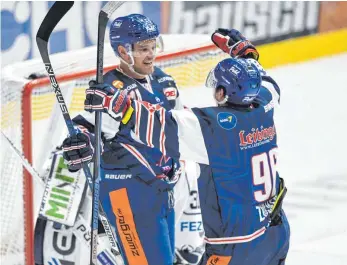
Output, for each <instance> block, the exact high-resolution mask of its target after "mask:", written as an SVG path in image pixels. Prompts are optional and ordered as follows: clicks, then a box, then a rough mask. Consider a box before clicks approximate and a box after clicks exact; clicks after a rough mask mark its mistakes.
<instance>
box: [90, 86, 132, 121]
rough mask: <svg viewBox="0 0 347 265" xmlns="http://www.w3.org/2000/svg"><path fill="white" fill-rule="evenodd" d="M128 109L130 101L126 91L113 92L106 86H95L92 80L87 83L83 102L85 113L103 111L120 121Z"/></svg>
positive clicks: (112, 89)
mask: <svg viewBox="0 0 347 265" xmlns="http://www.w3.org/2000/svg"><path fill="white" fill-rule="evenodd" d="M128 108H131V100H130V98H129V97H128V93H127V91H126V90H115V89H114V88H112V87H111V86H110V85H108V84H105V83H104V84H97V83H96V82H95V81H93V80H92V81H90V82H89V88H88V89H87V90H86V99H85V101H84V109H85V110H86V111H89V112H93V111H103V112H106V113H108V114H109V115H110V116H111V117H112V118H113V119H115V120H116V121H121V120H122V119H123V117H124V115H125V113H126V112H127V110H128Z"/></svg>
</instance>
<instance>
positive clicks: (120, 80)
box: [63, 14, 203, 265]
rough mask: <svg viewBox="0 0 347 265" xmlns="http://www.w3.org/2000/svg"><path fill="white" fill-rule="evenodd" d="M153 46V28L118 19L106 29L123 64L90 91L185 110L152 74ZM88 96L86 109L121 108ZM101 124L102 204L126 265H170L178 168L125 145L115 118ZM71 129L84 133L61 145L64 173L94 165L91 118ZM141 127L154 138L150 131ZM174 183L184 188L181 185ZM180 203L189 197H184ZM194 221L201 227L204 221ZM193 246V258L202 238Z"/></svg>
mask: <svg viewBox="0 0 347 265" xmlns="http://www.w3.org/2000/svg"><path fill="white" fill-rule="evenodd" d="M158 38H159V30H158V27H157V25H156V24H155V23H153V22H152V21H151V20H150V19H149V18H147V17H145V16H143V15H139V14H132V15H128V16H124V17H119V18H117V19H115V20H114V21H113V23H112V24H111V28H110V44H111V46H112V48H113V50H114V52H115V54H116V55H117V56H118V58H119V59H120V65H119V67H117V68H116V69H113V70H111V71H109V72H107V73H106V74H105V75H104V82H105V84H101V85H98V84H96V83H95V82H91V83H90V85H91V88H94V89H100V90H102V89H103V88H104V87H105V86H106V84H107V88H108V89H109V90H108V91H105V90H103V91H104V92H103V93H102V96H105V97H104V99H106V98H107V99H111V98H110V97H107V96H108V95H113V94H114V93H116V92H117V93H121V95H123V96H126V95H130V96H131V97H132V98H134V99H137V100H145V101H148V102H151V103H153V104H160V105H161V106H162V107H163V108H165V109H167V110H170V109H173V108H175V109H180V108H183V105H182V104H181V103H180V100H179V92H178V90H177V86H176V83H175V81H174V79H173V78H172V77H171V76H169V75H167V74H166V73H164V72H163V71H162V70H160V69H159V68H158V67H155V66H154V60H155V57H156V50H157V45H158V43H160V42H159V41H158ZM86 93H87V100H86V105H87V106H88V105H90V106H95V105H99V107H104V108H110V109H111V108H118V106H117V105H113V103H114V101H112V100H109V101H107V102H105V101H98V100H99V99H100V98H99V99H95V97H93V95H92V94H90V93H94V90H92V89H87V91H86ZM89 99H91V100H90V101H88V100H89ZM129 102H130V101H129ZM106 104H107V107H106ZM86 109H88V107H86ZM139 115H141V114H140V113H139ZM102 116H103V117H102V138H103V144H104V146H103V155H102V165H101V166H102V172H101V174H102V176H101V183H100V200H101V202H102V204H103V207H104V209H105V212H106V214H107V216H108V217H109V220H110V221H111V223H112V224H113V225H115V227H116V231H117V234H118V239H119V240H120V245H121V250H122V253H123V256H124V257H125V262H126V264H129V265H138V264H141V265H146V264H163V265H165V264H170V265H172V264H173V262H174V257H175V243H174V241H175V240H174V236H175V229H174V226H175V215H174V209H173V206H174V198H173V191H172V190H173V187H174V185H175V183H176V181H177V180H178V179H180V178H179V176H180V175H181V172H182V170H181V167H180V165H179V161H178V160H175V159H172V158H170V157H168V156H165V155H163V154H162V152H160V147H159V148H158V149H152V148H149V147H147V146H144V145H138V146H134V145H132V146H130V145H125V144H122V143H121V142H120V141H118V138H117V137H116V133H117V132H118V128H119V122H117V121H116V120H115V118H116V117H115V116H112V115H111V116H110V115H108V114H106V113H105V114H104V115H102ZM138 117H139V118H140V116H138ZM73 121H74V122H75V124H76V125H78V126H79V129H80V130H81V133H79V134H77V136H76V137H69V138H67V139H65V141H64V143H63V149H64V158H65V160H67V161H68V165H69V170H70V171H77V170H79V169H80V168H81V162H87V163H88V162H90V161H91V159H92V155H93V152H92V148H89V147H90V145H91V144H92V142H93V140H92V139H93V132H94V114H91V113H88V112H85V113H83V114H82V115H79V116H77V117H75V118H74V119H73ZM142 126H144V127H146V128H147V127H148V129H149V130H151V127H150V124H142ZM81 128H82V129H81ZM188 163H189V162H188ZM144 165H145V166H144ZM190 179H191V178H190ZM179 181H183V182H185V181H186V178H182V179H180V180H179ZM191 181H192V180H191ZM195 182H196V180H195ZM180 186H182V185H180ZM183 186H184V184H183ZM195 186H197V185H195ZM193 195H194V194H193ZM185 196H186V197H188V196H190V194H189V193H188V191H187V192H186V195H185ZM182 201H187V200H182ZM187 207H189V202H187ZM184 208H185V207H183V210H184ZM195 214H196V215H197V217H196V218H198V220H200V222H201V213H200V212H196V213H195ZM201 227H202V226H201ZM124 229H126V230H124ZM201 230H202V228H201ZM184 232H185V231H182V233H184ZM193 232H194V233H196V234H198V233H199V231H193ZM200 232H201V231H200ZM130 234H131V236H130ZM196 238H197V240H198V242H196V243H195V242H194V244H195V245H194V246H193V250H195V249H197V248H199V247H202V244H203V241H202V240H203V238H202V237H201V236H198V237H196ZM181 244H183V243H181ZM178 248H180V249H181V246H180V245H179V246H178ZM201 255H202V253H200V256H199V259H200V257H201Z"/></svg>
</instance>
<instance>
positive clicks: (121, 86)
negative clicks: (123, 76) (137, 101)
mask: <svg viewBox="0 0 347 265" xmlns="http://www.w3.org/2000/svg"><path fill="white" fill-rule="evenodd" d="M112 86H114V87H115V88H117V89H121V88H123V86H124V83H123V82H122V81H119V80H114V81H113V82H112Z"/></svg>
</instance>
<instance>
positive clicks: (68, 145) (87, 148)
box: [63, 133, 94, 172]
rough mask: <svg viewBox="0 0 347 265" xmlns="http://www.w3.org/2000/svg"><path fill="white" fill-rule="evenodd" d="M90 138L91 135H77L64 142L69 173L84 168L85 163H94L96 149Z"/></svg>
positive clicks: (64, 154) (64, 153)
mask: <svg viewBox="0 0 347 265" xmlns="http://www.w3.org/2000/svg"><path fill="white" fill-rule="evenodd" d="M90 137H91V135H90V134H89V133H77V134H76V135H75V136H70V137H68V138H66V139H65V140H64V142H63V157H64V159H65V160H66V161H67V165H68V169H69V171H71V172H75V171H78V170H80V169H81V168H82V167H83V163H89V162H90V161H92V159H93V154H94V148H93V145H92V144H91V139H90Z"/></svg>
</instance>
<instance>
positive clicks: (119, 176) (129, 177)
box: [105, 174, 131, 179]
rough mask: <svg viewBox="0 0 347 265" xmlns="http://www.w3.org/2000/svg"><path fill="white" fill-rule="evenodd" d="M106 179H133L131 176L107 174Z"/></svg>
mask: <svg viewBox="0 0 347 265" xmlns="http://www.w3.org/2000/svg"><path fill="white" fill-rule="evenodd" d="M105 179H131V174H106V175H105Z"/></svg>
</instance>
